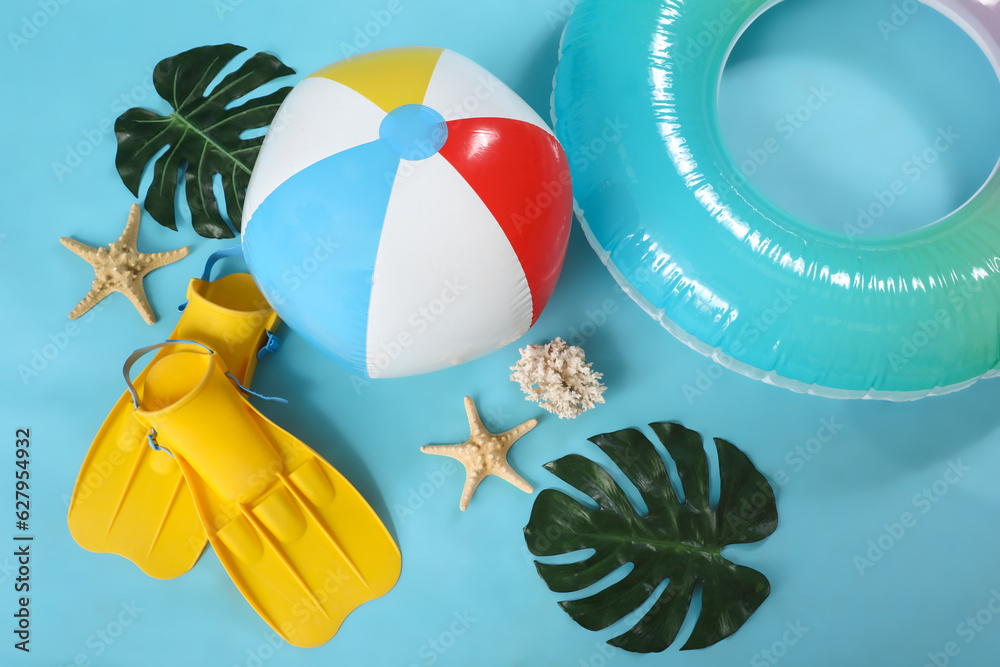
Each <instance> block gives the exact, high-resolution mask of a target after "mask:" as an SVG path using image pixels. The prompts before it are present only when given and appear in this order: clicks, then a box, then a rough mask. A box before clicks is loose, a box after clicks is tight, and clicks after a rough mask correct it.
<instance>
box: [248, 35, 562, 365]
mask: <svg viewBox="0 0 1000 667" xmlns="http://www.w3.org/2000/svg"><path fill="white" fill-rule="evenodd" d="M569 173H570V172H569V166H568V164H567V160H566V155H565V153H564V152H563V150H562V148H561V146H560V145H559V143H558V142H557V141H556V139H555V137H554V136H553V134H552V132H551V130H550V129H549V128H548V126H547V125H546V124H545V122H544V121H543V120H542V119H541V118H540V117H539V116H538V114H536V113H535V112H534V111H532V110H531V108H530V107H529V106H528V105H527V104H526V103H525V102H524V101H523V100H522V99H521V98H520V97H518V96H517V95H516V94H515V93H514V92H513V91H511V90H510V89H509V88H507V87H506V86H505V85H504V84H503V83H501V82H500V81H498V80H497V79H496V78H495V77H493V76H492V75H491V74H490V73H489V72H487V71H486V70H484V69H483V68H481V67H479V66H478V65H476V64H475V63H473V62H472V61H470V60H468V59H466V58H464V57H462V56H460V55H458V54H457V53H454V52H452V51H448V50H444V49H436V48H425V47H414V48H400V49H391V50H386V51H378V52H374V53H369V54H366V55H361V56H356V57H353V58H349V59H347V60H344V61H341V62H338V63H335V64H333V65H330V66H329V67H326V68H324V69H321V70H319V71H318V72H316V73H315V74H313V75H311V76H309V77H307V78H306V79H305V80H303V81H302V82H300V83H299V84H298V85H297V86H295V88H294V89H293V90H292V92H291V93H290V94H289V95H288V97H287V98H286V99H285V102H284V103H283V104H282V106H281V108H280V110H279V111H278V113H277V115H276V116H275V119H274V121H273V123H272V125H271V128H270V130H269V131H268V134H267V137H266V139H265V141H264V144H263V146H262V147H261V150H260V154H259V156H258V159H257V163H256V166H255V167H254V171H253V175H252V178H251V180H250V185H249V188H248V191H247V196H246V202H245V206H244V216H243V250H244V254H245V256H246V260H247V264H248V266H249V268H250V272H251V274H252V275H253V277H254V278H255V280H256V281H257V283H258V285H259V286H260V288H261V291H262V292H263V293H264V294H265V295H266V296H267V298H268V300H269V301H270V302H271V304H272V305H273V306H274V309H275V310H276V311H277V312H278V314H279V315H280V316H281V319H282V320H284V321H285V322H286V323H287V324H288V325H289V326H290V327H291V328H292V329H294V330H295V331H296V332H298V333H299V334H300V335H302V336H303V337H304V338H306V339H307V340H308V341H309V342H311V343H312V344H313V345H315V346H317V347H318V348H320V349H322V350H324V351H326V352H328V353H330V354H331V355H333V356H334V357H335V358H338V359H340V360H343V361H344V362H346V363H347V365H348V366H350V367H351V368H353V369H354V371H355V372H357V373H360V374H363V375H364V376H365V377H371V378H386V377H404V376H408V375H415V374H418V373H425V372H429V371H434V370H438V369H441V368H446V367H448V366H452V365H455V364H459V363H462V362H465V361H470V360H472V359H475V358H477V357H480V356H482V355H484V354H487V353H489V352H491V351H493V350H495V349H497V348H499V347H502V346H504V345H507V344H508V343H511V342H513V341H515V340H517V339H518V338H520V337H521V336H522V335H523V334H524V333H525V332H527V331H528V329H529V328H530V327H531V325H532V324H534V322H535V321H536V320H537V319H538V317H539V315H540V314H541V312H542V309H543V308H544V307H545V304H546V303H547V302H548V299H549V297H550V296H551V295H552V291H553V289H554V288H555V285H556V280H557V279H558V277H559V272H560V270H561V268H562V263H563V258H564V256H565V253H566V245H567V242H568V239H569V230H570V223H571V220H572V210H573V208H572V207H573V204H572V202H573V195H572V191H571V185H570V175H569Z"/></svg>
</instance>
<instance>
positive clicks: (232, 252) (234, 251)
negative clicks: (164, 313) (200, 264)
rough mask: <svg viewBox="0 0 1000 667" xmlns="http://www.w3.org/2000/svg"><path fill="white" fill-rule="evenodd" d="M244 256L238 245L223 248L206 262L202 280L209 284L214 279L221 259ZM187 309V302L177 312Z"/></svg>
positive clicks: (240, 246)
mask: <svg viewBox="0 0 1000 667" xmlns="http://www.w3.org/2000/svg"><path fill="white" fill-rule="evenodd" d="M242 256H243V246H242V245H240V244H239V243H237V244H236V245H233V246H229V247H228V248H223V249H222V250H216V251H215V252H213V253H212V254H211V255H209V257H208V261H206V262H205V270H204V271H203V272H202V274H201V279H202V280H204V281H205V282H208V281H209V280H210V279H211V278H212V269H213V268H215V265H216V264H217V263H218V262H219V260H221V259H225V258H226V257H242ZM185 308H187V301H185V302H184V303H182V304H181V305H179V306H178V307H177V310H178V311H180V312H182V313H183V312H184V309H185Z"/></svg>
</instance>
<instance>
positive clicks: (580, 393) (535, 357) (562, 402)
mask: <svg viewBox="0 0 1000 667" xmlns="http://www.w3.org/2000/svg"><path fill="white" fill-rule="evenodd" d="M591 366H593V364H588V363H587V358H586V356H585V355H584V353H583V350H582V349H581V348H579V347H577V346H576V345H566V341H564V340H563V339H562V338H556V339H555V340H554V341H552V342H551V343H548V344H546V345H529V346H528V347H525V348H521V360H520V361H518V362H517V365H515V366H511V367H510V369H511V370H512V371H514V372H513V373H511V376H510V379H511V380H512V381H513V382H517V383H519V384H520V385H521V390H522V391H523V392H524V393H525V400H527V401H534V402H536V403H538V404H539V405H541V406H542V407H543V408H545V409H546V410H548V411H549V412H551V413H552V414H554V415H558V416H559V418H560V419H573V418H575V417H577V416H579V415H580V414H581V413H583V412H586V411H587V410H590V409H591V408H593V407H594V405H596V404H597V403H603V402H604V396H603V394H604V390H605V389H606V387H605V386H604V385H603V384H601V382H600V380H601V378H602V377H604V376H603V374H601V373H595V372H594V371H593V370H592V369H591Z"/></svg>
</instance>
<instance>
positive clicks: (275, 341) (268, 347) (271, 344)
mask: <svg viewBox="0 0 1000 667" xmlns="http://www.w3.org/2000/svg"><path fill="white" fill-rule="evenodd" d="M264 333H266V334H267V343H265V344H264V347H262V348H260V352H258V353H257V359H263V358H264V357H266V356H267V355H269V354H274V353H275V352H277V351H278V348H279V347H281V339H280V338H278V337H277V336H275V335H274V334H273V333H271V332H270V331H267V330H265V331H264Z"/></svg>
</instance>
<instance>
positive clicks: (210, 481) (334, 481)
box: [125, 341, 401, 648]
mask: <svg viewBox="0 0 1000 667" xmlns="http://www.w3.org/2000/svg"><path fill="white" fill-rule="evenodd" d="M156 348H163V349H161V353H160V355H159V356H158V357H157V359H156V360H155V361H154V362H153V363H152V364H151V365H150V366H149V369H148V372H147V374H146V378H145V386H144V389H143V391H142V394H141V396H140V395H139V394H138V393H137V392H135V391H134V390H133V396H134V400H135V405H136V409H135V416H136V418H137V419H138V421H140V422H141V423H143V424H144V425H146V426H147V427H148V428H149V429H150V430H151V437H152V438H154V439H155V442H156V443H157V445H158V446H160V447H162V448H164V449H166V450H167V451H169V452H170V453H171V454H172V455H173V457H174V459H175V460H176V461H177V465H178V466H179V467H180V470H181V471H182V472H183V474H184V478H185V479H186V480H187V483H188V487H189V488H190V489H191V493H192V495H193V497H194V504H195V506H196V507H197V510H198V514H199V516H200V517H201V521H202V523H203V524H204V526H205V529H206V531H207V532H208V539H209V540H210V541H211V543H212V547H213V548H214V549H215V551H216V553H217V554H218V556H219V560H220V561H221V562H222V564H223V566H224V567H225V568H226V571H227V572H228V573H229V575H230V576H231V577H232V579H233V582H234V583H235V584H236V586H237V588H239V590H240V592H241V593H242V594H243V596H244V597H245V598H246V599H247V601H248V602H249V603H250V604H251V606H253V608H254V609H256V610H257V612H258V613H259V614H260V615H261V617H262V618H263V619H264V620H265V621H266V622H267V623H268V624H269V625H270V626H271V627H272V628H273V629H274V630H275V631H276V632H277V633H278V634H279V635H281V636H282V637H283V638H284V639H285V640H287V641H288V642H289V643H291V644H293V645H295V646H301V647H306V648H308V647H313V646H319V645H321V644H324V643H326V642H327V641H329V640H330V639H331V638H332V637H333V636H334V634H335V633H336V632H337V630H338V629H339V628H340V625H341V623H342V622H343V621H344V619H345V618H346V617H347V615H348V614H349V613H350V612H351V611H353V610H354V609H355V608H356V607H358V606H359V605H361V604H362V603H364V602H367V601H368V600H372V599H374V598H377V597H379V596H381V595H384V594H385V593H387V592H388V591H389V590H390V589H391V588H392V587H393V586H394V585H395V584H396V580H397V579H398V578H399V573H400V567H401V560H400V554H399V549H398V548H397V547H396V544H395V542H394V541H393V539H392V537H391V536H390V535H389V532H388V531H387V530H386V528H385V526H384V525H383V524H382V522H381V521H380V520H379V518H378V515H377V514H375V512H374V511H373V510H372V508H371V507H370V506H369V505H368V503H367V502H366V501H365V499H364V498H363V497H362V496H361V494H360V493H358V491H357V490H356V489H355V488H354V487H353V486H351V484H350V483H349V482H348V481H347V480H346V479H344V477H343V475H341V474H340V473H339V472H337V470H335V469H334V468H333V466H331V465H330V464H329V463H327V462H326V461H325V460H324V459H323V458H322V457H321V456H319V455H318V454H316V452H314V451H313V450H312V449H310V448H309V447H307V446H306V445H305V444H303V443H302V442H301V441H299V440H297V439H296V438H295V437H293V436H292V435H290V434H289V433H287V432H286V431H284V430H282V429H280V428H278V427H277V426H275V425H274V424H273V423H272V422H271V421H269V420H268V419H267V418H266V417H264V416H263V415H261V414H260V412H258V411H257V409H256V408H254V407H253V406H252V405H251V404H250V403H249V402H247V400H246V399H245V398H244V396H243V394H241V393H240V389H241V388H242V387H239V388H238V384H237V383H236V382H234V378H233V377H232V376H231V375H229V374H227V372H226V366H225V363H224V362H223V360H222V359H221V357H220V356H219V355H218V354H215V353H214V352H213V351H212V350H210V349H208V348H204V347H203V346H200V345H189V344H185V343H178V342H170V341H168V342H167V343H162V344H160V345H155V346H152V347H150V348H145V349H143V350H137V351H136V353H134V354H133V355H132V357H130V358H129V361H128V362H127V363H126V367H125V374H126V378H127V377H128V372H129V368H130V367H131V364H132V363H134V362H135V360H136V359H137V358H138V357H139V356H141V355H143V354H145V353H147V352H150V351H152V350H153V349H156ZM163 352H167V354H163ZM130 389H131V386H130Z"/></svg>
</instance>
